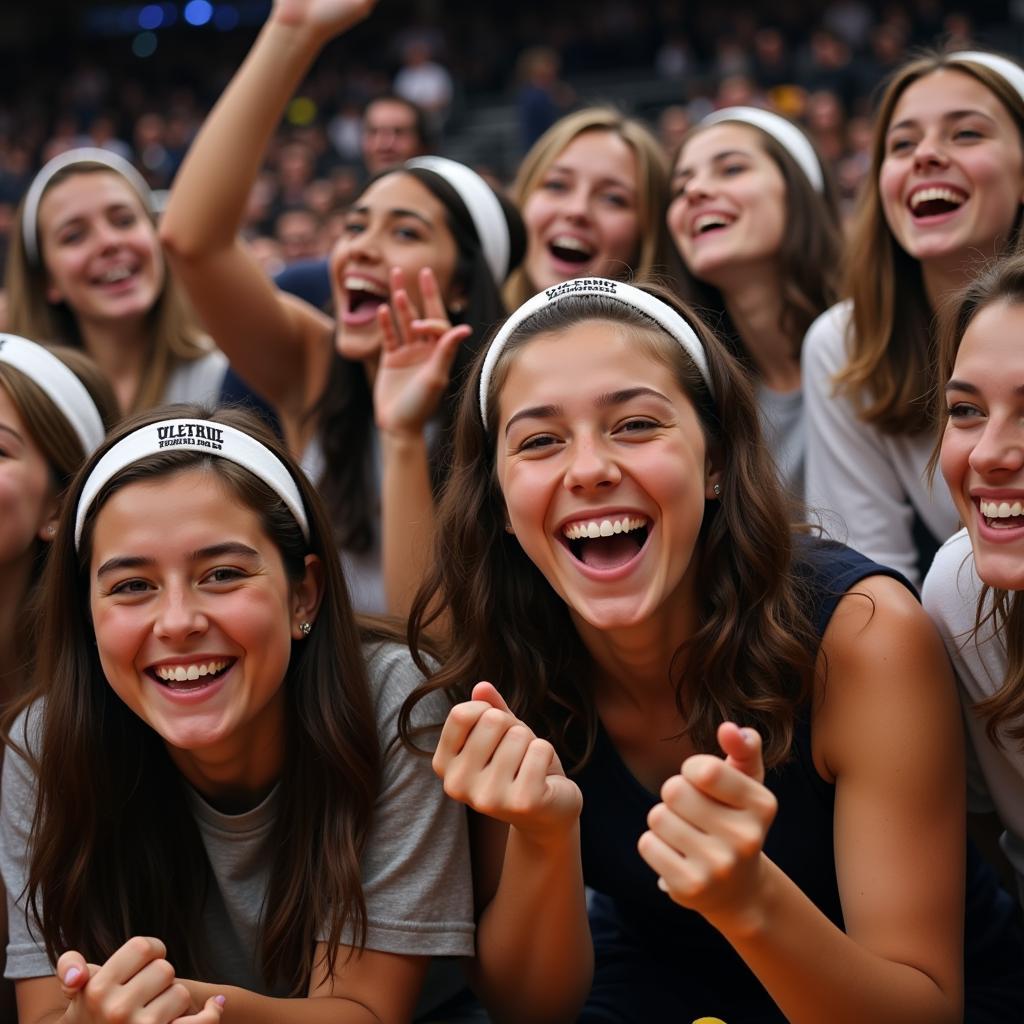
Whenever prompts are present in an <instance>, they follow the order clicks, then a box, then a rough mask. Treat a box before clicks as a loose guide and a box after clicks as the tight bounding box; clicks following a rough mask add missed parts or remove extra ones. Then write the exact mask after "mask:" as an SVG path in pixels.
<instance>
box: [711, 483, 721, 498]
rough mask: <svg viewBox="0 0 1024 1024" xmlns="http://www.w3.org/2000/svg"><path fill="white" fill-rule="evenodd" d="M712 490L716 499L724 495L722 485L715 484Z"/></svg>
mask: <svg viewBox="0 0 1024 1024" xmlns="http://www.w3.org/2000/svg"><path fill="white" fill-rule="evenodd" d="M711 490H713V491H714V492H715V497H716V498H718V497H721V494H722V485H721V484H715V486H714V487H712V488H711Z"/></svg>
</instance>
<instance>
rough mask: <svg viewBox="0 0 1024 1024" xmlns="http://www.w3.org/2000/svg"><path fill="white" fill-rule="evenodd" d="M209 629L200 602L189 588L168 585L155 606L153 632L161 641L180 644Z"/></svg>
mask: <svg viewBox="0 0 1024 1024" xmlns="http://www.w3.org/2000/svg"><path fill="white" fill-rule="evenodd" d="M208 627H209V622H208V621H207V617H206V613H205V612H204V611H203V610H202V607H201V601H200V599H199V597H198V595H196V594H195V593H194V591H193V590H192V588H191V587H188V586H186V585H183V584H182V585H179V584H176V583H175V584H168V585H166V586H165V587H164V590H163V593H162V594H161V595H160V598H159V603H158V605H157V614H156V621H155V622H154V623H153V632H154V634H155V635H156V636H158V637H159V638H160V639H161V640H167V641H171V642H179V643H180V642H182V641H184V640H188V639H189V638H191V637H194V636H199V635H201V634H203V633H204V632H206V630H207V628H208Z"/></svg>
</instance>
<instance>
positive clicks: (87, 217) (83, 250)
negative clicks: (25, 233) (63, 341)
mask: <svg viewBox="0 0 1024 1024" xmlns="http://www.w3.org/2000/svg"><path fill="white" fill-rule="evenodd" d="M38 219H39V241H40V246H41V251H42V258H43V264H44V266H45V269H46V275H47V288H46V298H47V301H48V302H51V303H55V304H56V303H59V302H64V303H66V304H67V305H68V306H69V307H70V308H71V310H72V312H73V313H74V315H75V317H76V319H77V320H79V321H80V322H83V323H86V324H89V323H95V324H105V323H110V322H113V321H119V320H123V319H138V318H142V317H144V316H145V315H146V314H147V313H149V311H150V310H151V309H152V308H153V305H154V304H155V303H156V301H157V299H158V298H159V296H160V291H161V289H162V288H163V285H164V273H165V271H164V261H163V254H162V251H161V249H160V243H159V240H158V239H157V235H156V229H155V228H154V226H153V223H152V221H151V220H150V219H149V215H148V214H147V213H146V211H145V209H144V208H143V205H142V201H141V199H140V198H139V196H138V193H136V192H135V190H134V189H133V188H132V187H131V186H130V185H129V184H128V183H127V182H126V181H125V180H124V179H123V178H122V177H121V176H120V175H118V174H115V173H113V172H110V171H89V172H83V173H79V174H71V175H70V176H68V177H66V178H63V179H62V180H60V181H58V182H57V183H56V184H54V185H52V186H51V187H50V188H49V189H47V191H46V192H45V194H44V195H43V198H42V201H41V202H40V204H39V218H38Z"/></svg>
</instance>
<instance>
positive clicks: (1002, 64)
mask: <svg viewBox="0 0 1024 1024" xmlns="http://www.w3.org/2000/svg"><path fill="white" fill-rule="evenodd" d="M946 59H947V60H966V61H970V62H971V63H972V64H981V65H982V66H983V67H986V68H988V69H989V71H994V72H995V73H996V74H997V75H999V76H1000V77H1001V78H1004V79H1006V82H1007V84H1008V85H1010V86H1012V87H1013V89H1014V91H1015V92H1016V93H1017V95H1018V96H1020V98H1021V99H1022V100H1024V68H1022V67H1021V66H1020V65H1019V64H1017V63H1015V62H1014V61H1012V60H1010V59H1009V58H1007V57H1000V56H999V54H998V53H986V52H985V51H984V50H961V51H959V52H958V53H951V54H949V56H948V57H947V58H946Z"/></svg>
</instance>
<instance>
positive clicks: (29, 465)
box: [0, 387, 56, 567]
mask: <svg viewBox="0 0 1024 1024" xmlns="http://www.w3.org/2000/svg"><path fill="white" fill-rule="evenodd" d="M55 512H56V502H55V496H54V493H53V483H52V480H51V477H50V469H49V466H48V465H47V462H46V458H45V457H44V455H43V453H42V451H40V449H39V446H38V445H37V444H36V442H35V440H34V439H33V437H32V435H31V434H30V433H29V431H28V428H27V427H26V425H25V421H24V419H23V418H22V416H21V414H20V413H19V412H18V409H17V406H15V404H14V403H13V402H12V401H11V397H10V395H9V394H8V393H7V390H6V388H4V387H0V567H4V566H7V567H10V566H11V565H12V564H13V563H15V562H18V561H20V560H22V559H24V558H26V557H31V551H32V546H33V542H34V541H35V540H36V539H37V538H38V539H42V540H48V539H49V537H48V535H47V534H46V532H45V531H46V528H47V526H48V525H49V524H51V523H52V522H53V517H54V514H55Z"/></svg>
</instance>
